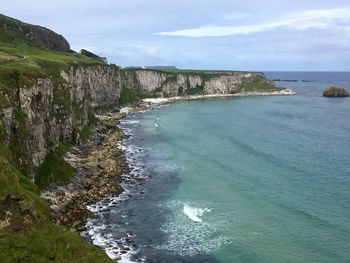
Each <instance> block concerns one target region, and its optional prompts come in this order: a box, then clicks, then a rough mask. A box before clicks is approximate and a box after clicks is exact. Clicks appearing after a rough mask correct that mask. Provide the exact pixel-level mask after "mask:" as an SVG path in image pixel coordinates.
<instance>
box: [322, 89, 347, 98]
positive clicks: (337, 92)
mask: <svg viewBox="0 0 350 263" xmlns="http://www.w3.org/2000/svg"><path fill="white" fill-rule="evenodd" d="M323 97H349V92H348V91H347V90H346V89H343V88H337V87H330V88H328V89H327V90H325V91H324V92H323Z"/></svg>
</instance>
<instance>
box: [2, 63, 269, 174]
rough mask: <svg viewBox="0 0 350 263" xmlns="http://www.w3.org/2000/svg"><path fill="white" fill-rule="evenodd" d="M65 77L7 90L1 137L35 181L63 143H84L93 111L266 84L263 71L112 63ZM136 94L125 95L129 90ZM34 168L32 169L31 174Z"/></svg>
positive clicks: (74, 70) (68, 72)
mask: <svg viewBox="0 0 350 263" xmlns="http://www.w3.org/2000/svg"><path fill="white" fill-rule="evenodd" d="M59 74H60V79H59V80H56V83H55V81H54V80H53V78H52V76H47V77H46V78H38V79H36V80H35V81H34V83H32V84H30V86H27V85H24V84H23V85H22V86H21V85H19V86H17V87H12V89H11V90H12V94H11V93H10V94H2V96H3V97H4V98H5V102H4V104H5V105H8V106H7V107H3V108H1V109H0V117H1V118H0V124H1V126H2V138H3V139H2V141H3V143H5V144H6V145H8V146H11V145H12V144H13V145H15V146H14V148H15V149H16V152H17V154H18V155H17V156H16V159H18V160H21V163H19V166H20V167H24V168H25V169H24V170H23V172H24V173H26V174H27V175H28V176H29V177H30V178H31V179H32V180H33V181H34V173H35V171H36V168H38V167H39V166H40V164H42V163H43V161H44V159H45V156H46V155H47V153H48V152H50V151H52V150H54V149H56V148H57V147H58V145H59V143H64V142H70V143H80V142H81V133H82V132H83V131H84V129H85V128H86V127H88V126H89V125H91V124H93V122H94V112H96V111H101V110H107V109H115V108H117V107H118V106H119V105H120V101H119V100H120V99H121V98H122V99H123V100H124V101H122V102H124V103H125V102H132V101H135V100H137V99H138V98H140V97H173V96H181V95H186V94H187V95H194V94H232V93H235V92H238V91H240V90H241V89H242V86H244V85H245V84H249V83H255V82H260V83H266V84H269V82H268V81H266V80H265V79H264V77H263V75H262V74H258V73H246V72H232V73H226V74H223V75H221V76H220V75H218V74H215V75H214V76H211V75H210V74H209V73H206V75H203V74H201V73H198V74H193V73H192V74H175V73H166V72H161V71H153V70H120V69H118V68H116V67H111V66H102V65H94V66H80V67H71V68H70V69H69V70H60V72H59ZM130 93H131V94H133V96H131V97H126V98H125V96H127V95H125V94H130ZM28 173H29V174H28Z"/></svg>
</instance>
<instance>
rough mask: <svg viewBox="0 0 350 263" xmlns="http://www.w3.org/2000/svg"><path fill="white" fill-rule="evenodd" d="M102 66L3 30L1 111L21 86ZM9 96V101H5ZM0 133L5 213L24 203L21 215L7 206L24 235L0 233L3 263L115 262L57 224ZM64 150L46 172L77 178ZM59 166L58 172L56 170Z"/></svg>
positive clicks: (49, 159)
mask: <svg viewBox="0 0 350 263" xmlns="http://www.w3.org/2000/svg"><path fill="white" fill-rule="evenodd" d="M10 22H11V21H10ZM21 57H22V58H21ZM23 57H25V59H23ZM100 63H101V62H99V61H96V60H95V59H92V58H89V57H86V56H81V55H79V54H75V53H69V52H59V51H52V50H48V49H45V48H43V47H42V46H40V44H38V43H34V42H32V41H30V40H28V39H26V38H25V37H24V36H23V35H22V34H21V33H20V32H18V31H16V30H8V29H5V28H3V27H1V26H0V108H3V107H6V106H8V105H7V104H9V103H13V101H14V99H15V97H14V96H15V95H14V94H15V91H14V90H15V89H16V87H17V85H18V84H20V85H21V86H24V85H30V84H31V83H32V82H33V81H35V80H36V78H38V77H47V76H52V78H53V80H54V82H55V83H57V82H58V83H59V82H60V81H61V79H60V77H59V71H60V70H61V69H67V68H69V67H71V66H78V65H91V64H94V65H95V64H100ZM4 95H7V96H8V98H9V99H5V96H4ZM11 106H14V105H11ZM1 128H2V127H1V125H0V208H1V204H4V203H5V202H6V199H7V198H9V196H11V197H14V198H16V199H18V200H20V201H18V202H17V203H18V206H19V207H20V208H19V209H17V210H16V206H15V205H12V207H11V206H10V207H6V211H9V210H8V209H10V211H12V213H15V214H14V217H12V218H14V219H13V220H14V221H13V222H12V223H14V224H15V226H14V228H15V229H16V228H20V229H21V231H17V230H13V229H10V228H8V229H5V230H2V231H0V262H6V263H7V262H9V263H10V262H52V261H53V262H113V261H111V260H110V259H109V258H108V257H107V256H106V254H105V253H104V252H103V251H101V250H99V249H98V248H96V247H94V246H91V245H89V244H87V243H86V241H85V240H84V239H83V238H81V237H80V236H79V235H78V234H77V233H73V232H71V231H69V230H67V229H63V228H61V227H59V226H57V225H56V224H54V223H53V222H52V219H51V216H50V212H49V208H48V204H47V202H46V201H45V200H43V199H42V198H40V196H39V189H38V187H37V186H36V185H34V184H33V183H32V182H31V181H30V180H28V179H27V178H26V177H25V176H24V175H23V174H21V173H20V171H19V170H18V168H21V167H16V166H17V165H18V163H17V162H16V161H15V160H14V158H13V155H14V154H13V152H11V150H12V151H14V150H16V149H13V148H15V147H12V148H11V150H10V149H8V148H7V147H6V146H5V145H4V144H2V143H1V139H2V136H1ZM63 150H64V149H63V148H62V147H61V148H60V149H59V151H57V152H55V153H52V154H51V155H49V156H48V157H47V161H46V162H45V163H44V165H43V167H41V171H42V173H50V172H51V174H52V173H56V174H63V175H64V176H65V175H67V171H68V172H69V174H70V175H71V174H72V173H73V170H71V168H69V167H67V164H66V163H64V162H62V161H63V159H62V157H61V155H62V151H63ZM57 162H58V163H57ZM57 165H58V168H59V169H53V167H57ZM60 170H61V173H60ZM61 179H63V180H68V179H69V178H66V177H64V178H61ZM46 181H50V178H47V180H46V179H44V180H42V181H39V182H40V184H43V185H44V184H46V183H47V182H46ZM11 209H12V210H11ZM26 211H30V212H28V213H30V215H31V216H32V217H33V218H34V220H33V222H32V223H31V224H29V225H26V222H25V220H24V213H26ZM1 213H3V214H1ZM4 214H5V209H3V210H1V211H0V216H4Z"/></svg>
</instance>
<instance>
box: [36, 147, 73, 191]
mask: <svg viewBox="0 0 350 263" xmlns="http://www.w3.org/2000/svg"><path fill="white" fill-rule="evenodd" d="M72 147H73V145H72V144H60V146H59V147H58V149H57V150H56V151H53V152H51V153H49V154H48V155H47V156H46V158H45V160H44V162H43V163H42V164H41V165H40V167H39V169H38V172H37V177H36V180H35V183H36V185H38V186H39V188H41V189H43V188H45V187H47V186H48V185H49V184H51V183H55V182H69V181H70V180H71V179H72V178H73V177H74V175H75V173H76V170H75V169H74V168H73V167H71V166H70V165H69V164H68V163H67V162H66V161H65V160H64V159H63V156H64V154H65V153H66V152H67V151H69V149H71V148H72Z"/></svg>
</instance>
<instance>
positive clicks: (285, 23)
mask: <svg viewBox="0 0 350 263" xmlns="http://www.w3.org/2000/svg"><path fill="white" fill-rule="evenodd" d="M0 13H2V14H4V15H7V16H11V17H14V18H17V19H19V20H22V21H25V22H28V23H32V24H37V25H42V26H45V27H48V28H50V29H52V30H54V31H56V32H58V33H60V34H62V35H63V36H65V38H66V39H67V40H68V41H69V42H70V44H71V48H72V49H73V50H76V51H79V50H80V49H82V48H84V49H88V50H90V51H92V52H94V53H96V54H98V55H100V56H105V57H107V58H108V61H109V62H110V63H115V64H117V65H121V66H142V65H145V66H151V65H158V66H170V65H171V66H177V67H179V68H185V69H231V70H255V71H350V1H349V0H332V1H329V0H303V1H301V0H264V1H257V0H254V1H252V0H239V1H236V0H215V1H209V0H172V1H169V0H124V1H121V0H35V1H33V0H1V1H0Z"/></svg>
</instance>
